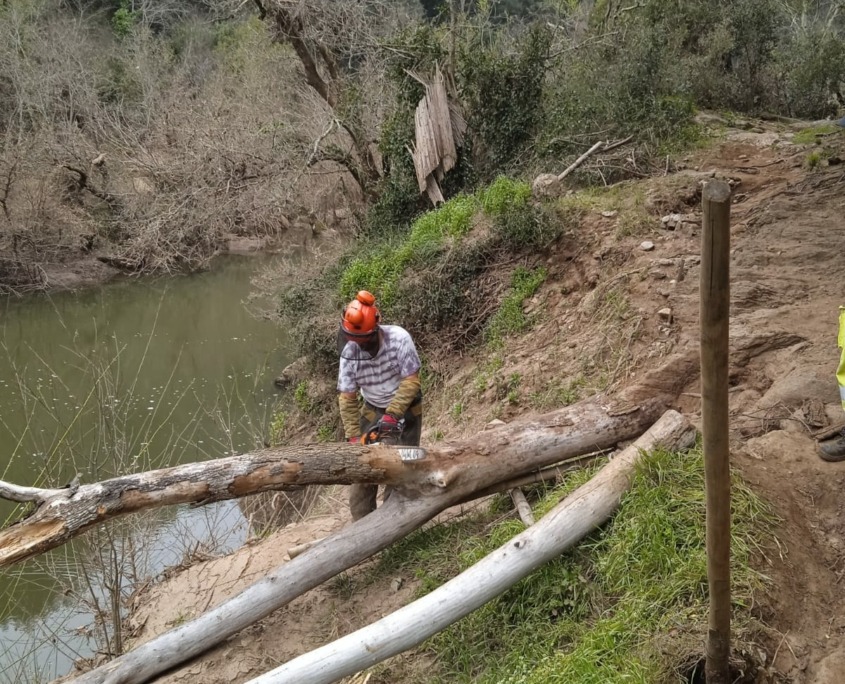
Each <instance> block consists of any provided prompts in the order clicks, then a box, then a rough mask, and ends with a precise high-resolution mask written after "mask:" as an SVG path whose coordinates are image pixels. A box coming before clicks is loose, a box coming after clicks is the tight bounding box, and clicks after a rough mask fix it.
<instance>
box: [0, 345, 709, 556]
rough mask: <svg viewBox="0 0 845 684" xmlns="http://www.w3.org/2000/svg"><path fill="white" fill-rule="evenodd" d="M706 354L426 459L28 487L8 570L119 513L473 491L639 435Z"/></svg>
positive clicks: (336, 457) (291, 459) (3, 546)
mask: <svg viewBox="0 0 845 684" xmlns="http://www.w3.org/2000/svg"><path fill="white" fill-rule="evenodd" d="M697 360H698V355H697V354H696V353H687V354H683V355H678V356H676V357H674V358H673V359H671V360H670V362H668V363H667V364H666V365H664V366H663V367H661V368H660V369H658V371H655V372H654V373H652V374H650V375H649V376H647V377H646V378H645V380H644V382H643V384H642V385H635V386H633V387H632V388H629V389H628V390H626V392H624V393H621V394H620V396H619V398H617V399H611V398H609V397H606V396H603V395H600V396H597V397H593V398H591V399H588V400H586V401H583V402H580V403H578V404H574V405H572V406H567V407H566V408H563V409H559V410H557V411H553V412H551V413H547V414H545V415H543V416H540V417H539V418H537V419H535V420H532V421H523V422H519V423H511V424H509V425H506V426H502V427H500V428H497V429H495V430H488V431H485V432H482V433H481V434H479V435H477V436H476V437H474V438H472V439H470V440H466V441H463V442H457V443H453V444H447V445H445V446H443V447H438V448H427V449H426V457H425V458H424V459H422V460H419V461H403V460H402V458H401V452H402V451H403V449H402V448H401V447H388V446H381V445H374V446H368V447H362V446H356V445H350V444H346V443H339V444H315V445H307V446H295V447H277V448H273V449H265V450H263V451H260V452H256V453H250V454H243V455H241V456H232V457H229V458H222V459H217V460H213V461H205V462H203V463H192V464H187V465H182V466H176V467H174V468H165V469H162V470H153V471H149V472H146V473H140V474H136V475H128V476H125V477H117V478H113V479H111V480H105V481H104V482H100V483H97V484H91V485H82V486H80V487H78V489H76V490H75V491H74V490H73V489H71V490H68V489H61V490H34V489H33V488H26V494H27V496H28V498H27V499H25V500H33V499H35V500H39V499H38V497H37V496H34V495H33V492H38V491H43V499H41V503H40V505H39V507H38V508H37V509H36V511H35V513H33V514H32V515H31V516H30V517H28V518H26V519H25V520H22V521H20V522H18V523H15V524H14V525H12V526H10V527H8V528H6V529H5V530H3V531H0V567H3V566H6V565H10V564H12V563H15V562H18V561H21V560H25V559H27V558H31V557H32V556H35V555H37V554H39V553H43V552H44V551H47V550H49V549H52V548H55V547H57V546H60V545H61V544H64V543H65V542H67V541H69V540H70V539H72V538H73V537H75V536H77V535H79V534H80V533H81V532H83V531H84V530H86V529H88V528H89V527H92V526H94V525H97V524H99V523H102V522H104V521H106V520H108V519H110V518H114V517H116V516H119V515H125V514H127V513H132V512H137V511H140V510H144V509H148V508H154V507H157V506H163V505H169V504H177V503H208V502H211V501H220V500H224V499H232V498H236V497H240V496H245V495H247V494H254V493H257V492H262V491H268V490H278V489H282V488H284V487H285V486H301V485H309V484H351V483H354V482H370V483H377V484H389V485H391V486H392V487H394V488H395V489H396V490H397V491H400V492H403V493H404V494H405V496H406V497H407V498H409V499H413V498H416V497H419V496H422V495H426V496H432V495H436V494H438V493H441V492H449V494H450V497H451V495H455V494H460V495H462V496H468V495H470V494H472V493H473V492H475V491H476V490H478V489H483V488H485V487H490V486H492V485H495V484H496V483H498V482H502V481H505V480H508V479H512V478H514V477H518V476H520V475H523V474H526V473H529V472H532V471H534V470H537V469H539V468H543V467H545V466H549V465H552V464H554V463H557V462H559V461H562V460H564V459H565V458H567V457H572V456H578V455H581V454H584V453H587V452H590V451H595V450H596V449H602V448H606V447H610V446H613V445H615V444H617V443H618V442H620V441H623V440H627V439H633V438H635V437H637V436H638V435H640V434H642V432H643V431H644V430H645V429H646V428H647V427H648V426H649V425H651V424H652V423H653V422H654V421H655V420H656V419H657V417H658V416H659V415H660V414H661V413H662V412H663V411H664V410H665V409H666V408H667V407H668V406H669V404H670V402H672V401H674V400H675V398H676V396H677V393H678V392H679V391H680V388H681V387H682V386H683V385H684V384H685V383H686V382H687V381H688V379H689V377H690V376H691V375H692V374H694V372H695V367H696V364H697ZM17 489H21V490H22V489H24V488H16V487H15V486H14V485H10V484H7V483H0V496H5V498H11V499H12V500H13V501H20V500H24V499H23V497H22V496H20V497H18V498H14V497H15V492H16V490H17ZM450 500H451V499H450ZM382 548H383V547H382ZM372 553H375V551H373V552H372ZM356 562H357V561H356Z"/></svg>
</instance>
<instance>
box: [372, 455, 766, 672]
mask: <svg viewBox="0 0 845 684" xmlns="http://www.w3.org/2000/svg"><path fill="white" fill-rule="evenodd" d="M703 471H704V468H703V458H702V453H701V450H700V449H699V448H696V449H693V450H691V451H689V452H685V453H667V452H662V451H659V452H655V453H652V454H648V455H647V456H646V458H645V460H644V462H643V463H642V464H641V466H640V467H639V468H638V470H637V473H636V476H635V478H634V482H633V484H632V488H631V490H630V491H629V492H628V493H627V494H626V495H625V497H624V498H623V501H622V504H621V506H620V508H619V509H618V511H617V512H616V514H615V515H614V517H613V519H612V522H611V523H610V524H608V525H606V526H605V527H603V528H601V529H599V530H597V531H595V532H593V533H592V534H591V535H590V536H589V537H588V538H587V539H586V540H585V541H584V542H582V543H581V544H580V545H579V546H578V547H576V548H574V549H571V550H570V551H568V552H566V553H564V554H563V555H562V556H560V557H559V558H557V559H555V560H553V561H551V562H549V563H547V564H545V565H544V566H542V567H541V568H539V569H538V570H536V571H535V572H533V573H532V574H531V575H529V576H528V577H527V578H525V579H524V580H522V581H521V582H520V583H518V584H517V585H515V586H514V587H512V588H510V589H509V590H508V591H506V592H505V593H504V594H503V595H502V596H501V597H499V598H498V599H496V600H494V601H492V602H490V603H488V604H486V605H484V606H482V607H481V608H479V609H478V610H476V611H475V612H473V613H472V614H470V615H468V616H467V617H465V618H464V619H462V620H461V621H459V622H457V623H456V624H454V625H452V626H451V627H450V628H449V629H448V630H446V631H445V632H443V633H441V634H439V635H436V636H435V637H432V639H430V640H429V641H428V642H427V646H428V648H429V649H430V650H432V651H434V652H435V653H436V654H437V663H438V669H437V670H436V671H435V672H432V673H430V680H429V681H442V682H447V681H448V682H471V681H472V682H486V683H490V684H492V683H493V682H521V683H526V684H545V683H546V682H561V683H562V682H579V684H580V683H581V682H586V683H588V684H604V683H606V682H610V683H617V682H618V683H619V684H622V683H623V682H625V683H627V682H639V683H640V684H651V682H658V681H674V679H675V678H676V677H677V676H678V675H677V674H676V668H678V667H679V666H680V665H682V664H681V663H677V662H673V660H672V652H673V648H672V645H673V640H677V643H679V644H683V643H685V641H686V640H687V639H689V638H690V636H692V637H693V638H695V639H698V640H700V638H701V635H702V634H703V633H704V632H705V631H706V627H707V610H708V609H707V575H706V556H705V530H704V481H703ZM592 474H593V473H592V472H590V471H588V470H584V471H580V472H578V473H576V474H574V475H573V476H572V477H570V478H569V480H568V481H567V482H566V483H565V484H564V485H562V486H561V487H558V488H556V489H553V490H550V491H548V492H547V493H546V494H545V495H544V496H543V497H542V499H541V500H540V502H539V503H538V504H537V505H536V506H535V515H536V516H537V517H540V516H542V515H545V514H546V513H547V512H548V511H550V510H551V509H552V508H553V507H554V506H555V505H557V503H558V502H559V501H560V500H561V499H563V498H564V497H565V496H566V495H567V494H569V493H570V492H572V491H573V490H574V489H575V488H576V487H577V486H579V485H581V484H583V483H584V482H586V481H587V480H588V479H589V478H590V477H591V476H592ZM733 491H734V496H733V499H732V507H733V520H734V528H733V530H732V538H731V544H732V549H731V552H732V556H731V558H732V583H733V587H732V589H733V591H732V599H733V601H734V606H735V615H734V629H735V632H734V634H735V635H736V637H737V638H740V637H741V635H742V633H743V630H744V628H745V626H746V624H747V622H748V620H749V618H750V616H749V614H748V612H747V608H748V606H750V605H751V596H752V592H753V591H754V590H755V589H756V588H757V587H759V586H760V585H761V583H762V581H763V578H762V577H761V576H760V575H758V574H757V573H755V572H754V571H753V570H752V569H751V567H750V565H749V562H750V556H751V553H752V550H754V549H755V548H756V547H758V546H759V544H760V540H762V539H765V538H766V536H767V535H768V534H769V533H770V528H771V525H772V523H773V520H772V517H771V514H770V513H769V512H768V510H767V508H766V506H764V505H763V503H762V502H761V501H760V500H759V499H757V498H756V497H755V496H754V494H753V493H752V492H751V491H750V490H749V489H748V488H747V487H746V486H745V485H744V484H743V483H742V482H741V480H740V479H739V478H738V477H735V478H734V488H733ZM497 515H498V514H497ZM484 522H485V521H484V520H479V521H477V522H475V523H474V524H473V523H472V522H471V521H466V520H465V521H462V522H461V523H460V524H459V525H449V526H442V525H441V526H437V527H434V528H429V529H427V530H425V531H422V532H418V533H416V534H414V535H411V536H410V537H408V538H407V539H405V540H403V541H402V542H400V543H399V544H397V545H394V547H392V548H391V549H390V550H389V551H388V552H386V553H385V554H384V555H383V558H382V561H381V563H380V566H379V571H380V572H395V571H396V570H397V569H400V568H403V567H407V568H413V569H414V571H415V572H416V573H417V575H418V576H419V577H420V578H421V579H422V580H423V582H422V587H421V593H427V592H428V591H430V590H432V589H434V588H436V587H438V586H440V585H441V584H442V583H444V582H446V581H448V580H449V579H450V578H451V577H453V576H454V575H455V574H457V573H458V572H461V571H463V570H465V569H467V568H468V567H469V566H470V565H472V564H474V563H476V562H478V561H480V560H481V559H482V558H484V557H485V556H486V555H487V554H489V553H491V552H492V551H493V550H495V549H496V548H500V547H501V546H502V545H504V544H506V543H507V542H508V541H510V540H511V539H512V538H513V536H514V535H516V534H518V533H519V532H521V531H522V530H523V529H524V528H523V525H522V524H521V523H520V522H519V521H518V520H513V519H511V520H507V521H505V522H504V523H501V524H499V525H497V526H496V527H494V528H493V530H492V532H490V533H489V534H485V535H483V536H474V535H473V534H472V532H473V529H476V530H480V529H487V528H486V527H483V525H484ZM677 650H681V649H677Z"/></svg>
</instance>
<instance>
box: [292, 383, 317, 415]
mask: <svg viewBox="0 0 845 684" xmlns="http://www.w3.org/2000/svg"><path fill="white" fill-rule="evenodd" d="M293 401H294V403H295V404H296V408H298V409H299V410H300V411H302V412H303V413H311V411H312V410H313V409H314V406H313V404H312V403H311V397H309V396H308V381H307V380H300V382H299V384H298V385H297V386H296V389H295V390H294V391H293Z"/></svg>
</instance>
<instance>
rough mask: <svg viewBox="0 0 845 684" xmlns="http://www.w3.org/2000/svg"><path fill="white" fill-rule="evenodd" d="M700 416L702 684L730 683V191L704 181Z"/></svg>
mask: <svg viewBox="0 0 845 684" xmlns="http://www.w3.org/2000/svg"><path fill="white" fill-rule="evenodd" d="M701 204H702V211H703V231H702V236H701V413H702V425H703V432H704V480H705V490H706V501H707V580H708V584H709V587H710V617H709V624H708V633H707V644H706V648H705V654H706V658H705V665H704V671H705V678H706V681H707V684H728V683H729V682H730V671H729V658H730V646H731V568H730V559H731V473H730V452H729V442H728V320H729V314H730V237H731V226H730V220H731V188H730V186H729V185H728V184H727V183H726V182H724V181H721V180H713V181H709V182H708V183H707V184H706V185H705V186H704V192H703V193H702V201H701Z"/></svg>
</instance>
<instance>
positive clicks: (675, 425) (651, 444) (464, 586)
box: [250, 411, 695, 684]
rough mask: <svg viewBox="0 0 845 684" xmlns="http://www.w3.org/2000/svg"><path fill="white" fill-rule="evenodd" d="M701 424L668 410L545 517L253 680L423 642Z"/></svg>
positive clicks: (523, 571)
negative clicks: (436, 584)
mask: <svg viewBox="0 0 845 684" xmlns="http://www.w3.org/2000/svg"><path fill="white" fill-rule="evenodd" d="M694 441H695V428H693V427H692V425H690V423H689V421H688V420H687V419H686V418H684V417H683V416H682V415H681V414H680V413H677V412H676V411H667V412H666V413H665V414H664V415H663V417H661V418H660V420H659V421H657V423H655V424H654V425H653V426H652V427H651V428H650V429H649V430H648V432H646V433H645V434H644V435H643V436H642V437H640V438H639V439H638V440H637V441H636V442H634V443H633V444H631V445H630V446H628V447H627V448H625V449H624V450H623V451H622V453H620V454H618V455H617V456H615V457H614V458H613V460H612V461H610V462H609V463H608V464H607V465H606V466H604V468H602V469H601V470H600V471H599V472H598V473H597V474H596V475H595V476H594V477H593V478H592V479H591V480H590V481H589V482H587V483H586V484H584V485H582V486H581V487H579V488H578V489H577V490H575V491H574V492H573V493H572V494H570V495H569V496H568V497H566V498H565V499H564V500H563V501H561V502H560V503H559V504H558V505H557V506H556V507H555V508H554V509H552V510H551V511H550V512H549V513H548V514H547V515H546V516H545V517H544V518H543V519H542V520H541V521H540V522H538V523H536V524H535V525H533V526H532V527H530V528H529V529H527V530H526V531H525V532H523V533H522V534H519V535H517V536H516V537H514V538H513V539H511V540H509V541H508V542H507V543H506V544H504V545H503V546H501V547H500V548H499V549H497V550H496V551H494V552H493V553H491V554H490V555H488V556H487V557H486V558H484V559H482V560H481V561H479V562H478V563H476V564H475V565H473V566H472V567H471V568H469V569H468V570H466V571H465V572H463V573H462V574H460V575H458V576H457V577H455V578H453V579H452V580H450V581H449V582H447V583H446V584H444V585H443V586H442V587H440V588H438V589H435V590H434V591H432V592H431V593H429V594H426V595H425V596H424V597H423V598H421V599H419V600H417V601H415V602H414V603H411V604H409V605H407V606H405V607H404V608H400V609H399V610H397V611H396V612H394V613H391V614H390V615H388V616H386V617H384V618H382V619H381V620H379V621H378V622H376V623H374V624H371V625H368V626H367V627H364V628H362V629H359V630H358V631H357V632H353V633H352V634H348V635H347V636H345V637H343V638H341V639H338V640H337V641H334V642H332V643H330V644H326V645H325V646H323V647H322V648H318V649H316V650H314V651H311V652H310V653H305V654H304V655H301V656H299V657H298V658H294V659H293V660H291V661H289V662H287V663H285V664H284V665H282V666H281V667H278V668H276V669H275V670H272V671H271V672H267V673H266V674H264V675H262V676H260V677H257V678H255V679H253V680H252V681H251V683H250V684H283V683H285V682H304V681H308V682H310V683H311V684H328V683H329V682H334V681H337V680H338V679H340V678H341V677H345V676H347V675H351V674H354V673H356V672H359V671H361V670H363V669H365V668H368V667H371V666H372V665H375V664H376V663H379V662H381V661H383V660H386V659H387V658H390V657H391V656H394V655H397V654H398V653H401V652H402V651H406V650H408V649H410V648H412V647H414V646H416V645H418V644H421V643H422V642H423V641H425V640H426V639H427V638H428V637H430V636H432V635H433V634H436V633H437V632H440V631H442V630H444V629H445V628H446V627H448V626H449V625H450V624H452V623H454V622H456V621H457V620H459V619H460V618H462V617H464V616H465V615H468V614H469V613H471V612H472V611H473V610H476V609H477V608H480V607H481V606H483V605H484V604H485V603H487V602H488V601H490V600H492V599H494V598H495V597H496V596H499V595H500V594H502V593H503V592H504V591H505V590H507V589H508V588H510V587H512V586H513V585H514V584H516V583H517V582H518V581H519V580H521V579H522V578H523V577H526V576H527V575H528V574H530V573H531V572H532V571H533V570H535V569H536V568H538V567H539V566H540V565H542V564H543V563H547V562H548V561H550V560H552V559H553V558H555V557H557V556H558V555H560V554H561V553H562V552H563V551H565V550H566V549H569V548H571V547H572V546H574V545H575V544H576V543H578V542H579V541H580V540H581V539H583V538H584V536H585V535H586V534H588V533H589V532H590V531H591V530H593V529H594V528H596V527H598V526H599V525H601V524H602V523H604V522H605V521H606V520H607V519H608V518H609V517H610V515H611V514H612V513H613V511H614V510H615V509H616V508H617V506H618V505H619V502H620V501H621V499H622V495H623V494H624V493H625V492H626V491H627V489H628V487H629V486H630V483H631V480H632V478H633V473H634V469H635V467H636V465H637V463H638V462H639V461H640V458H641V456H642V454H643V452H645V451H651V450H653V449H656V448H663V449H669V450H677V449H682V448H684V447H688V446H691V445H692V443H693V442H694Z"/></svg>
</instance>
